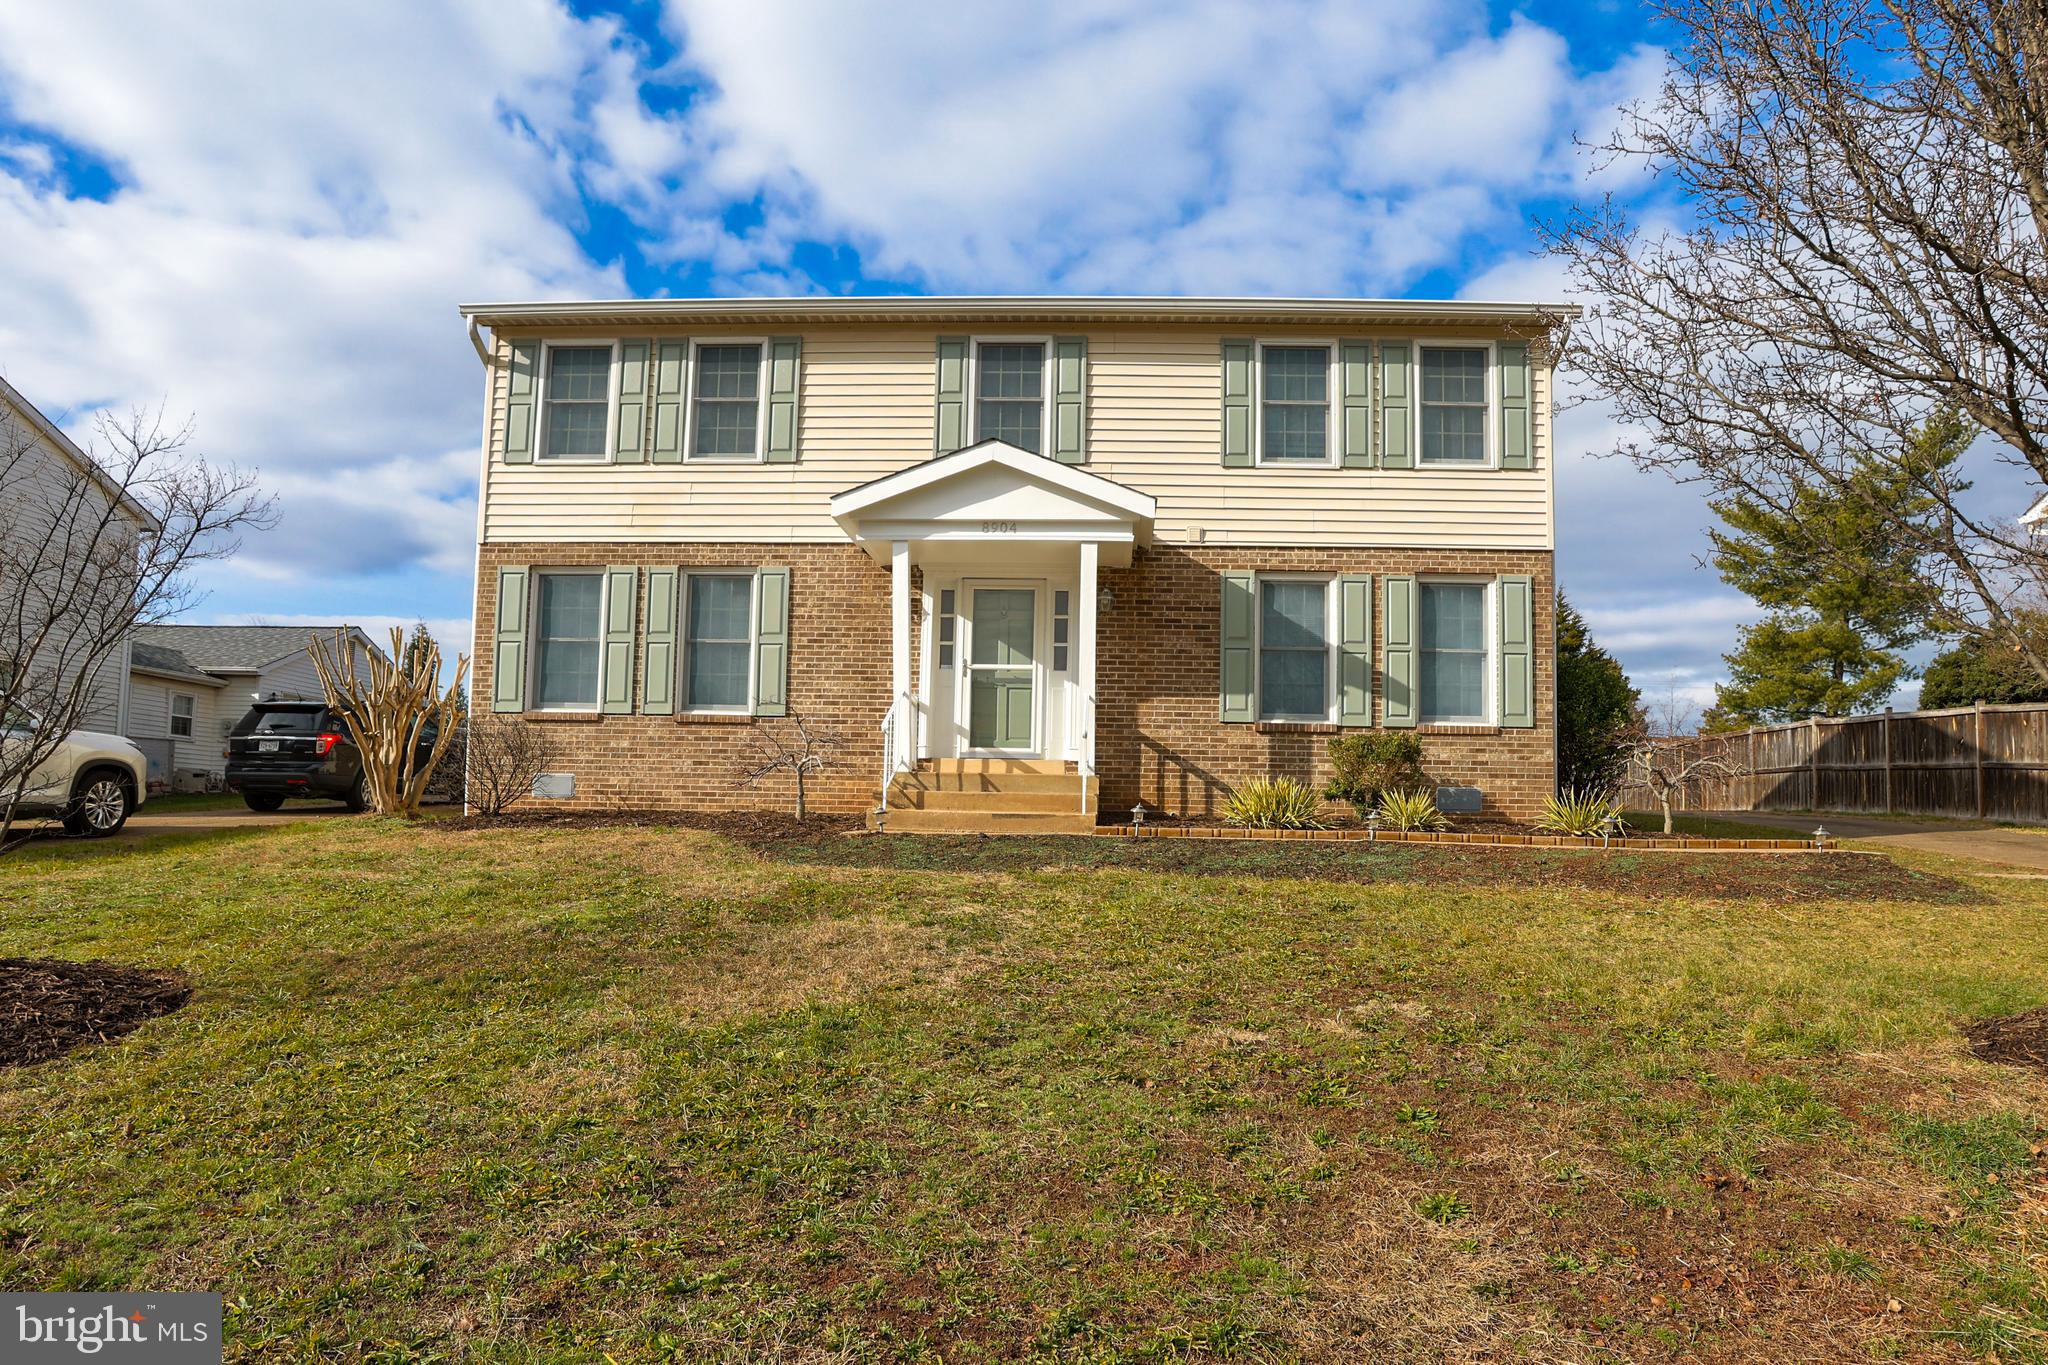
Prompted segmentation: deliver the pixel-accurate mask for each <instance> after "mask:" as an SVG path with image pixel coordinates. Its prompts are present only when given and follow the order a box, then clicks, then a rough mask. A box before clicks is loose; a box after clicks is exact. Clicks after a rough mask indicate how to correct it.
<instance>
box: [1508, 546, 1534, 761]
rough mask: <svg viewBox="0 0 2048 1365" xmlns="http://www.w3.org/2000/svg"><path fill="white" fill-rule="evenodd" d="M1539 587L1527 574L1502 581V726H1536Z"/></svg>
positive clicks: (1510, 575)
mask: <svg viewBox="0 0 2048 1365" xmlns="http://www.w3.org/2000/svg"><path fill="white" fill-rule="evenodd" d="M1535 589H1536V585H1535V583H1534V582H1533V581H1532V580H1531V579H1530V577H1529V576H1528V575H1527V574H1504V575H1502V576H1501V580H1500V589H1499V597H1500V723H1501V724H1502V725H1504V726H1506V727H1508V728H1509V729H1513V730H1527V729H1531V728H1533V727H1534V726H1535V724H1536V591H1535Z"/></svg>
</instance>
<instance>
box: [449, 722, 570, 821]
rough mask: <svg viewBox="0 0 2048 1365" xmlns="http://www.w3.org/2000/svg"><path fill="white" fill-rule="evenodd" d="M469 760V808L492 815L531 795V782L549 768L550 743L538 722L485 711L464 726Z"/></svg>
mask: <svg viewBox="0 0 2048 1365" xmlns="http://www.w3.org/2000/svg"><path fill="white" fill-rule="evenodd" d="M463 741H464V751H465V753H466V755H467V757H468V762H469V808H470V809H471V810H473V811H475V812H476V813H477V814H478V815H482V816H487V817H491V818H495V817H497V816H500V815H503V814H504V813H505V808H506V807H507V806H509V805H511V804H512V803H513V802H514V801H518V800H520V799H522V798H524V797H528V796H531V795H532V794H533V784H534V782H535V781H536V780H538V779H539V777H540V775H541V774H542V773H544V772H546V771H547V770H548V759H549V756H550V748H551V746H550V745H549V744H548V740H547V736H546V735H545V734H543V733H542V731H541V727H540V726H538V725H529V724H528V723H527V722H525V721H524V720H521V719H520V718H519V717H517V716H499V715H492V714H491V713H490V712H488V711H486V712H484V713H483V714H481V715H474V716H471V717H470V718H469V724H468V725H467V726H466V727H464V735H463Z"/></svg>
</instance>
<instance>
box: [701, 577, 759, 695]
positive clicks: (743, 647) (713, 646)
mask: <svg viewBox="0 0 2048 1365" xmlns="http://www.w3.org/2000/svg"><path fill="white" fill-rule="evenodd" d="M689 587H690V591H689V596H688V600H687V601H686V602H685V604H684V610H683V705H684V707H685V708H686V709H688V710H691V711H734V712H743V711H748V710H751V709H752V698H753V663H754V633H753V625H754V575H752V574H748V573H693V574H691V575H690V576H689Z"/></svg>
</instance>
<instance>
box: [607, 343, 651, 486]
mask: <svg viewBox="0 0 2048 1365" xmlns="http://www.w3.org/2000/svg"><path fill="white" fill-rule="evenodd" d="M648 344H649V343H647V342H645V341H628V342H623V343H621V344H620V346H619V424H618V429H617V430H616V431H615V432H613V433H612V460H613V462H614V463H616V464H639V463H641V462H642V461H643V460H645V459H646V458H647V350H648Z"/></svg>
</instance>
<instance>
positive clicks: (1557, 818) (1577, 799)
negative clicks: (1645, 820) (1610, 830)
mask: <svg viewBox="0 0 2048 1365" xmlns="http://www.w3.org/2000/svg"><path fill="white" fill-rule="evenodd" d="M1610 816H1612V817H1613V818H1614V819H1616V820H1620V819H1621V802H1619V801H1617V800H1615V799H1614V798H1613V797H1612V796H1610V795H1608V794H1607V793H1606V792H1604V791H1601V790H1599V789H1598V788H1594V787H1566V788H1565V789H1564V790H1563V791H1561V792H1559V793H1557V794H1556V795H1555V796H1550V797H1546V798H1545V799H1544V802H1543V814H1541V815H1539V816H1537V817H1536V828H1537V829H1539V830H1541V831H1543V832H1544V833H1545V834H1577V835H1581V836H1585V835H1593V834H1598V833H1599V832H1600V828H1601V826H1602V825H1604V824H1606V823H1607V820H1608V817H1610Z"/></svg>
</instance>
